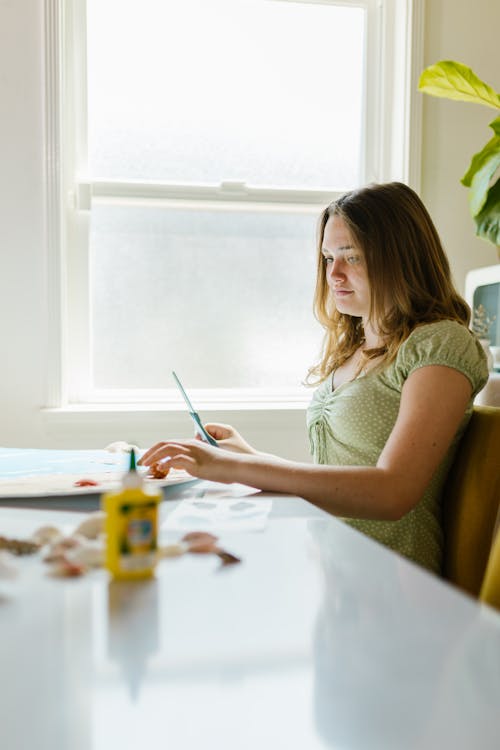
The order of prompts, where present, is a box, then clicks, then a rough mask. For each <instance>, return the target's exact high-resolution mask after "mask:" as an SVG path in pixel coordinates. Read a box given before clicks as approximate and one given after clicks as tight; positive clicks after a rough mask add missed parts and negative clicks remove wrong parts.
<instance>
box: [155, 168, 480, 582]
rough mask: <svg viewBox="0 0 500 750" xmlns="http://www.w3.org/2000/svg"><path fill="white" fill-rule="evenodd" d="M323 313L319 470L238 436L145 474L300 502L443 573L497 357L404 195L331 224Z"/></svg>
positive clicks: (314, 412)
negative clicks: (479, 409) (445, 544)
mask: <svg viewBox="0 0 500 750" xmlns="http://www.w3.org/2000/svg"><path fill="white" fill-rule="evenodd" d="M315 312H316V315H317V317H318V319H319V321H320V323H321V324H322V326H323V327H324V329H325V340H324V348H323V354H322V358H321V361H320V362H319V363H318V364H317V365H316V366H315V367H313V368H311V370H310V371H309V380H310V381H315V382H316V384H318V383H319V387H318V388H317V390H316V392H315V393H314V396H313V399H312V402H311V405H310V407H309V409H308V413H307V425H308V429H309V437H310V443H311V451H312V454H313V457H314V464H307V463H297V462H292V461H287V460H285V459H281V458H277V457H274V456H270V455H268V454H262V453H259V452H258V451H256V450H255V449H254V448H252V447H251V446H250V445H249V444H248V443H246V442H245V440H244V439H243V438H242V437H241V435H239V434H238V432H237V431H236V430H235V429H234V428H232V427H230V426H229V425H222V424H208V425H206V429H207V430H208V432H209V433H210V434H211V435H212V436H213V437H214V438H215V439H216V440H217V441H218V443H219V447H217V448H214V447H211V446H208V445H206V444H204V443H201V442H200V441H199V440H187V441H170V442H162V443H158V444H157V445H155V446H153V447H152V448H150V450H148V451H147V452H146V453H145V454H144V456H143V458H142V461H141V463H142V464H145V465H149V466H150V465H153V464H156V463H158V462H162V461H167V462H168V465H169V466H172V467H175V468H178V469H185V470H186V471H187V472H189V473H190V474H192V475H193V476H196V477H200V478H202V479H211V480H214V481H217V482H241V483H242V484H247V485H251V486H253V487H257V488H260V489H262V490H269V491H273V492H284V493H290V494H294V495H299V496H301V497H304V498H306V499H307V500H309V501H310V502H312V503H314V504H315V505H317V506H318V507H320V508H322V509H324V510H326V511H328V512H329V513H332V514H334V515H336V516H341V517H342V518H343V519H344V520H345V521H347V522H348V523H350V524H351V525H352V526H354V527H356V528H357V529H359V530H361V531H363V532H364V533H366V534H368V535H369V536H371V537H373V538H374V539H376V540H378V541H379V542H381V543H383V544H386V545H387V546H389V547H391V548H392V549H394V550H396V551H398V552H399V553H401V554H403V555H405V556H407V557H409V558H410V559H412V560H414V561H415V562H418V563H419V564H421V565H423V566H425V567H427V568H429V569H431V570H434V571H436V572H438V571H439V570H440V565H441V550H442V533H441V525H440V492H441V488H442V485H443V482H444V479H445V477H446V473H447V471H448V469H449V466H450V463H451V460H452V458H453V455H454V452H455V449H456V446H457V443H458V441H459V439H460V436H461V434H462V432H463V430H464V429H465V427H466V425H467V422H468V420H469V418H470V414H471V411H472V403H473V399H474V397H475V395H476V394H477V393H478V391H479V390H480V389H481V388H482V387H483V386H484V384H485V382H486V380H487V377H488V372H487V367H486V360H485V355H484V352H483V350H482V348H481V346H480V344H479V343H478V341H477V340H476V338H475V336H474V335H473V334H472V333H471V332H470V331H469V329H468V324H469V318H470V310H469V308H468V306H467V305H466V303H465V301H464V300H463V299H462V298H461V297H460V296H459V294H458V293H457V291H456V290H455V289H454V287H453V284H452V281H451V277H450V269H449V264H448V260H447V258H446V255H445V253H444V250H443V248H442V246H441V242H440V239H439V236H438V234H437V231H436V229H435V227H434V225H433V223H432V220H431V218H430V216H429V214H428V213H427V210H426V208H425V206H424V205H423V203H422V202H421V200H420V199H419V197H418V196H417V194H416V193H415V192H414V191H413V190H411V189H410V188H409V187H407V186H406V185H403V184H401V183H389V184H384V185H370V186H368V187H365V188H363V189H360V190H355V191H352V192H349V193H347V194H346V195H344V196H343V197H341V198H340V199H339V200H337V201H334V202H333V203H332V204H330V205H329V206H328V207H327V208H326V209H325V211H324V212H323V213H322V215H321V217H320V221H319V231H318V268H317V283H316V292H315Z"/></svg>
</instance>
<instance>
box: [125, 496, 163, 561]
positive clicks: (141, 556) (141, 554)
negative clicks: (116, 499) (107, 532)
mask: <svg viewBox="0 0 500 750" xmlns="http://www.w3.org/2000/svg"><path fill="white" fill-rule="evenodd" d="M119 518H120V528H119V534H118V545H119V560H120V568H121V569H122V570H123V571H140V570H147V569H148V568H152V567H154V564H155V562H156V550H157V546H158V539H157V504H156V503H155V502H152V503H146V504H140V505H134V503H127V504H124V505H122V506H120V509H119Z"/></svg>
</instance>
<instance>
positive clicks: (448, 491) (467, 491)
mask: <svg viewBox="0 0 500 750" xmlns="http://www.w3.org/2000/svg"><path fill="white" fill-rule="evenodd" d="M499 505H500V408H497V407H493V406H475V407H474V411H473V414H472V417H471V419H470V422H469V424H468V425H467V429H466V431H465V433H464V435H463V437H462V440H461V442H460V445H459V447H458V450H457V454H456V456H455V459H454V461H453V465H452V467H451V469H450V472H449V474H448V478H447V480H446V484H445V487H444V493H443V529H444V566H443V575H444V577H445V578H446V579H447V580H448V581H450V582H451V583H454V584H455V585H456V586H459V587H460V588H462V589H464V590H465V591H467V592H468V593H469V594H472V595H473V596H474V597H478V596H479V592H480V589H481V584H482V581H483V577H484V573H485V570H486V565H487V562H488V556H489V553H490V549H491V542H492V538H493V530H494V527H495V521H496V518H497V514H498V509H499Z"/></svg>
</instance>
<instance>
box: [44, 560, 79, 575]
mask: <svg viewBox="0 0 500 750" xmlns="http://www.w3.org/2000/svg"><path fill="white" fill-rule="evenodd" d="M86 572H87V569H86V568H85V566H84V565H78V564H76V563H74V562H72V561H71V560H68V558H66V557H61V559H60V560H58V561H57V563H56V564H55V565H52V567H51V569H50V575H52V576H56V577H57V578H76V577H77V576H82V575H84V573H86Z"/></svg>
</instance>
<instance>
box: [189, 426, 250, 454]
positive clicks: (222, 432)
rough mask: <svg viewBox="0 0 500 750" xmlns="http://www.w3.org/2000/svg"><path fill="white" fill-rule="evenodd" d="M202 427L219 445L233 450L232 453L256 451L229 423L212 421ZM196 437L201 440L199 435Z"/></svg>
mask: <svg viewBox="0 0 500 750" xmlns="http://www.w3.org/2000/svg"><path fill="white" fill-rule="evenodd" d="M204 427H205V429H206V431H207V432H208V434H209V435H211V436H212V437H213V438H214V439H215V440H217V443H218V444H219V447H220V448H224V450H228V451H233V452H234V453H253V454H256V453H257V451H256V450H255V448H252V446H251V445H250V444H249V443H247V441H246V440H245V439H244V438H243V437H242V436H241V435H240V433H239V432H238V431H237V430H235V429H234V427H231V425H230V424H219V423H216V422H212V423H209V424H206V425H204ZM197 439H198V440H202V438H201V437H200V436H199V435H197Z"/></svg>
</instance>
